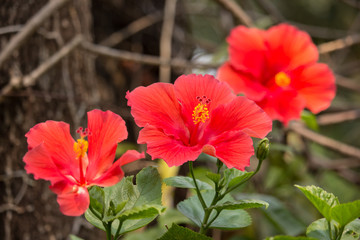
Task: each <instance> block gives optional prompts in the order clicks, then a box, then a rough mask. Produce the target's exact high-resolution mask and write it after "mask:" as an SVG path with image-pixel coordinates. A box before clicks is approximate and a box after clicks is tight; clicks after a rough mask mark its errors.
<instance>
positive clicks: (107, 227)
mask: <svg viewBox="0 0 360 240" xmlns="http://www.w3.org/2000/svg"><path fill="white" fill-rule="evenodd" d="M111 224H112V222H109V223H105V222H103V225H104V227H105V230H106V240H112V239H111Z"/></svg>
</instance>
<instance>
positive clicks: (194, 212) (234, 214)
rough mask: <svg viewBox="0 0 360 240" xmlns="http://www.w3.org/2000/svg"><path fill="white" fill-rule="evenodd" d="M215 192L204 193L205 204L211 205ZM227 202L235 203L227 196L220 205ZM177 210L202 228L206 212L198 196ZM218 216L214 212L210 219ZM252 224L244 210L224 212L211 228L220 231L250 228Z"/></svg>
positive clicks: (189, 199)
mask: <svg viewBox="0 0 360 240" xmlns="http://www.w3.org/2000/svg"><path fill="white" fill-rule="evenodd" d="M214 194H215V192H214V191H213V190H209V191H204V192H202V196H203V198H204V201H205V203H206V204H207V206H208V205H210V203H211V201H212V199H213V197H214ZM226 201H233V199H232V198H231V197H230V196H229V195H227V196H226V197H225V198H224V199H223V200H221V201H219V204H221V203H224V202H226ZM177 209H178V210H179V211H180V212H181V213H182V214H184V215H185V216H187V217H188V218H189V219H190V220H191V221H192V222H193V223H195V224H196V225H197V226H198V227H200V226H201V224H202V221H203V218H204V215H205V212H204V210H203V208H202V206H201V203H200V201H199V198H198V196H197V195H195V196H192V197H190V198H188V199H186V200H184V201H182V202H180V203H179V204H178V205H177ZM215 215H216V211H212V213H211V214H210V217H209V219H212V218H213V217H214V216H215ZM250 224H251V218H250V216H249V214H248V213H247V212H245V211H244V210H241V209H238V210H223V211H222V212H221V213H220V214H219V216H218V217H217V218H216V220H215V221H214V222H213V223H212V224H211V226H210V228H220V229H228V230H230V229H237V228H242V227H246V226H249V225H250Z"/></svg>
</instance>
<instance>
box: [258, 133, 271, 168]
mask: <svg viewBox="0 0 360 240" xmlns="http://www.w3.org/2000/svg"><path fill="white" fill-rule="evenodd" d="M269 150H270V144H269V139H267V138H264V139H262V140H261V141H260V142H259V144H258V147H257V149H256V157H257V158H258V159H259V161H260V162H262V161H263V160H264V159H265V158H266V157H267V156H268V154H269Z"/></svg>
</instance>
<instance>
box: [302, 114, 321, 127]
mask: <svg viewBox="0 0 360 240" xmlns="http://www.w3.org/2000/svg"><path fill="white" fill-rule="evenodd" d="M301 120H302V121H303V122H304V123H305V124H306V126H307V127H308V128H310V129H312V130H315V131H318V130H319V125H318V123H317V121H316V116H315V115H314V114H313V113H311V112H309V111H307V110H303V111H302V113H301Z"/></svg>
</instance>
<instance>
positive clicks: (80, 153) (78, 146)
mask: <svg viewBox="0 0 360 240" xmlns="http://www.w3.org/2000/svg"><path fill="white" fill-rule="evenodd" d="M76 133H78V134H80V138H79V139H77V140H76V142H74V152H75V153H76V157H77V158H83V157H84V156H85V154H86V152H87V150H88V147H89V143H88V141H86V140H85V139H84V138H85V137H86V136H88V135H89V129H87V128H86V129H85V130H83V128H82V127H79V128H78V130H76Z"/></svg>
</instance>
